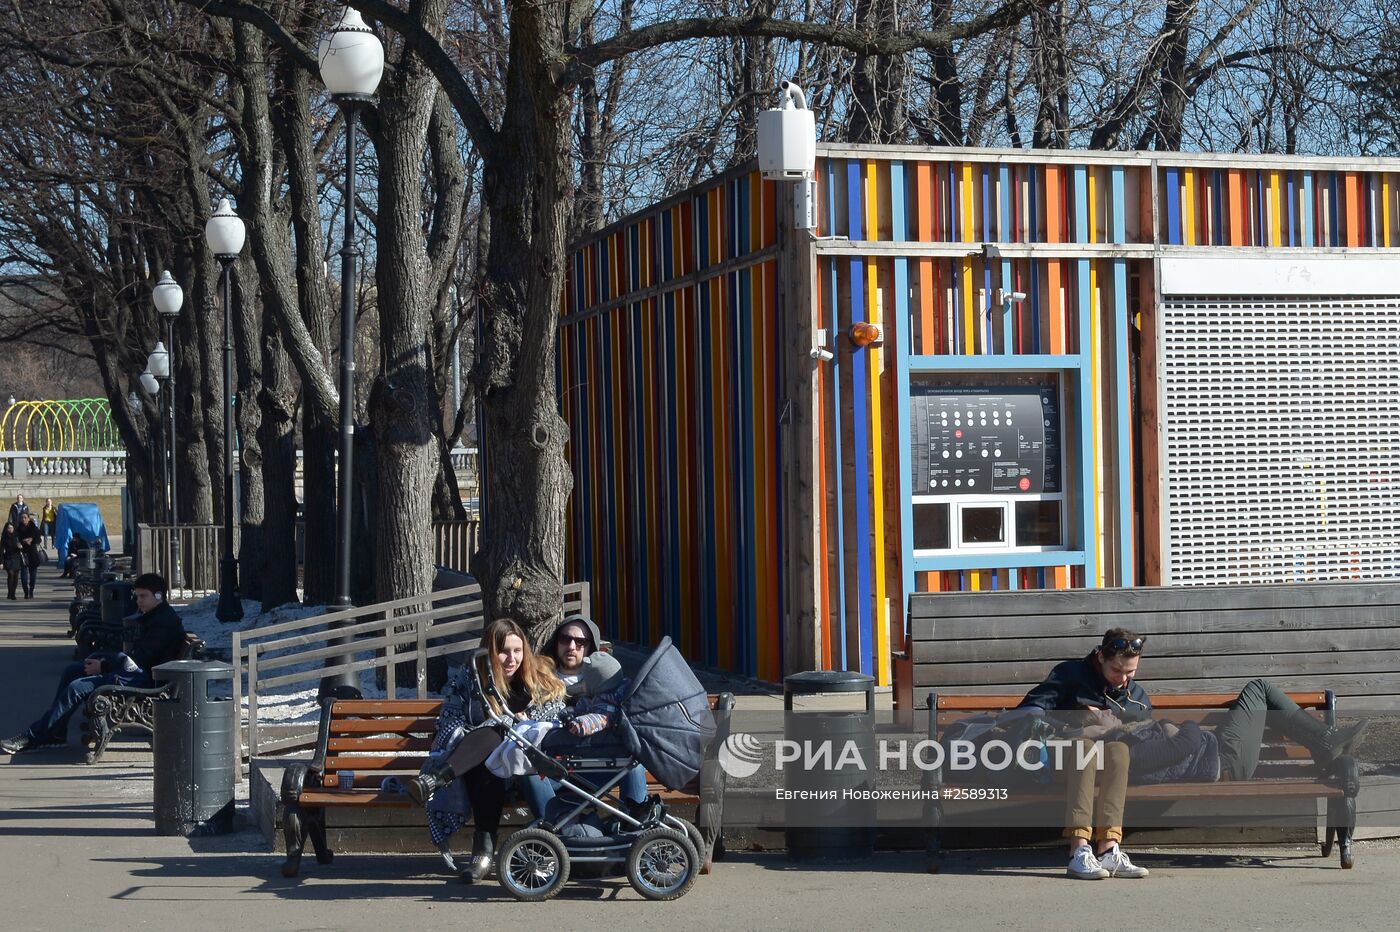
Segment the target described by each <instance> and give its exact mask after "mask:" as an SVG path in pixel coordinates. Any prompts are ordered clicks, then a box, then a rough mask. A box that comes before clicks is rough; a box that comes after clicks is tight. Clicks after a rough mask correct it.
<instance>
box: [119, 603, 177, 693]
mask: <svg viewBox="0 0 1400 932" xmlns="http://www.w3.org/2000/svg"><path fill="white" fill-rule="evenodd" d="M134 628H135V634H134V636H131V640H130V641H129V642H128V643H127V644H126V650H125V652H124V654H125V656H126V657H130V658H131V662H132V663H134V664H136V666H137V668H138V669H139V670H140V671H141V674H144V677H142V676H140V675H139V674H138V675H137V677H138V678H149V677H150V673H151V670H152V669H153V668H154V667H156V666H158V665H160V664H162V663H166V662H168V661H171V660H176V659H178V658H179V655H180V645H181V644H182V643H183V642H184V640H185V626H184V625H182V624H181V623H180V615H179V613H178V612H176V611H175V609H173V608H171V607H170V606H169V605H167V604H166V603H164V602H162V603H160V604H159V605H157V606H156V607H155V608H153V609H151V610H150V611H149V612H147V613H146V614H144V615H141V616H140V617H138V618H137V619H136V622H135V625H134ZM122 657H123V654H116V655H110V656H105V657H103V658H102V672H103V673H115V674H117V675H118V677H119V678H121V679H129V678H132V676H133V674H132V673H131V672H130V671H129V670H127V669H126V665H125V663H124V662H123V660H122Z"/></svg>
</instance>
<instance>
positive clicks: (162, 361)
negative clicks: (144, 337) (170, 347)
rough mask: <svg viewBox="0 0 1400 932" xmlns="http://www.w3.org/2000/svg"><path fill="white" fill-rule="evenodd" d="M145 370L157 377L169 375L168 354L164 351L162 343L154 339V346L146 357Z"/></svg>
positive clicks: (162, 377) (161, 377)
mask: <svg viewBox="0 0 1400 932" xmlns="http://www.w3.org/2000/svg"><path fill="white" fill-rule="evenodd" d="M146 371H147V372H149V373H150V374H151V375H153V376H155V377H156V378H158V379H164V378H167V377H168V376H169V375H170V354H169V353H167V352H166V351H165V344H164V343H161V342H160V341H156V348H155V349H153V350H151V355H149V356H147V357H146Z"/></svg>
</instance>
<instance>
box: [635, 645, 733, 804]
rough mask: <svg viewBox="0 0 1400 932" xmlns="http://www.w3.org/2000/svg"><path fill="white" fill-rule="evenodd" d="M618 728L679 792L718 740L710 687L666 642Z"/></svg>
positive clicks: (641, 675)
mask: <svg viewBox="0 0 1400 932" xmlns="http://www.w3.org/2000/svg"><path fill="white" fill-rule="evenodd" d="M618 728H619V729H620V731H621V733H622V739H623V740H624V741H625V742H626V743H627V748H628V750H629V751H631V752H632V753H633V754H634V755H636V757H637V759H638V760H639V761H641V762H642V764H643V765H644V766H645V767H646V769H647V770H649V771H651V775H652V776H654V777H655V778H656V779H658V780H660V781H661V782H662V783H664V784H665V785H666V786H667V787H668V788H670V789H673V790H678V789H680V788H681V787H683V786H685V785H686V784H687V783H689V782H690V781H691V780H693V779H695V776H696V774H698V773H699V772H700V767H701V765H702V764H703V763H704V759H705V750H706V748H707V747H709V744H710V740H711V739H712V738H714V736H715V718H714V715H713V714H712V713H711V712H710V700H709V697H708V696H706V695H705V688H704V687H703V686H701V685H700V681H699V680H697V679H696V678H695V674H694V673H693V672H692V671H691V669H690V665H689V664H687V663H686V662H685V658H684V657H682V656H681V652H680V651H679V650H677V649H676V646H675V645H674V644H672V643H671V639H670V638H662V639H661V643H660V644H658V645H657V646H656V650H654V651H652V654H651V656H650V657H648V658H647V662H646V663H644V664H642V668H641V670H639V671H638V672H637V675H636V676H635V677H633V679H632V685H631V686H630V687H629V688H628V690H627V695H626V696H624V697H623V699H622V715H621V716H620V717H619V721H618Z"/></svg>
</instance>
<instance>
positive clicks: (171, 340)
mask: <svg viewBox="0 0 1400 932" xmlns="http://www.w3.org/2000/svg"><path fill="white" fill-rule="evenodd" d="M151 300H152V301H153V302H154V304H155V306H156V312H157V313H158V314H159V315H160V318H161V320H162V321H164V323H165V345H166V352H167V353H168V354H169V355H168V357H167V359H166V366H165V368H166V370H167V371H166V376H165V387H166V388H167V389H168V390H169V393H170V400H169V402H168V404H169V405H170V409H169V411H168V412H167V415H166V427H167V428H168V430H169V434H168V437H169V440H168V442H167V443H166V451H167V454H166V455H167V456H169V458H170V535H171V544H172V546H171V551H170V557H171V565H170V569H171V576H172V577H173V578H172V579H171V580H170V582H171V584H172V585H174V586H175V588H177V589H183V588H184V585H185V581H184V573H183V572H182V571H181V567H180V562H181V561H180V494H179V483H178V481H177V479H178V477H179V474H180V467H179V462H180V461H179V457H178V455H177V450H178V446H177V444H176V441H175V319H176V318H177V317H179V316H180V307H181V306H182V305H183V304H184V303H185V291H184V289H183V288H181V287H180V285H179V283H177V282H176V281H175V276H173V275H171V274H170V272H169V270H167V271H165V272H164V273H162V274H161V276H160V281H158V282H156V285H155V287H154V288H153V289H151ZM157 375H159V374H158V373H157Z"/></svg>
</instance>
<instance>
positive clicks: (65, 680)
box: [0, 573, 185, 754]
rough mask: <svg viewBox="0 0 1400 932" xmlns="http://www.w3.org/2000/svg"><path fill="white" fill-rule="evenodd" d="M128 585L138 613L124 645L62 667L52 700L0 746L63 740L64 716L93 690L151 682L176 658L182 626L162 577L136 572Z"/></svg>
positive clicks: (16, 748)
mask: <svg viewBox="0 0 1400 932" xmlns="http://www.w3.org/2000/svg"><path fill="white" fill-rule="evenodd" d="M132 589H133V590H134V593H135V596H136V607H137V609H138V610H139V611H140V614H139V615H135V616H132V618H129V619H127V623H126V625H125V626H124V628H123V631H122V636H123V643H122V650H121V651H119V652H106V653H97V654H93V655H91V656H89V657H88V658H87V659H86V660H82V661H80V662H78V663H71V664H69V665H68V666H67V667H65V668H64V670H63V675H62V676H61V677H60V678H59V681H58V690H57V692H56V693H55V694H54V700H53V704H52V705H50V706H49V708H48V710H47V711H46V712H44V714H43V715H41V716H40V717H39V718H38V719H36V720H35V721H34V723H33V724H31V725H30V726H29V727H28V728H26V729H25V730H24V731H22V732H20V733H19V734H17V735H15V736H14V737H12V738H6V739H5V740H4V741H0V751H3V752H4V753H6V754H20V753H23V752H26V751H37V750H40V749H41V748H54V747H63V746H65V745H66V744H67V743H68V720H69V719H70V718H71V717H72V716H73V713H74V712H76V711H77V710H78V709H79V708H81V707H82V705H83V703H84V702H86V701H87V697H88V696H89V695H91V694H92V692H93V690H95V689H97V687H99V686H105V685H107V684H109V683H119V684H121V685H123V686H137V687H150V686H154V685H155V681H154V680H153V679H152V678H151V670H152V669H154V668H155V667H156V666H158V665H160V664H162V663H165V662H167V661H170V660H176V659H178V658H179V655H180V647H181V645H182V644H183V643H184V640H185V629H184V626H183V625H182V624H181V623H180V616H179V614H178V613H177V612H176V611H175V609H173V608H171V607H170V606H169V605H167V604H166V601H165V594H166V584H165V580H164V579H163V578H162V577H160V576H159V575H157V574H155V573H143V574H141V575H140V576H138V577H136V581H135V582H134V583H133V584H132Z"/></svg>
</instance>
